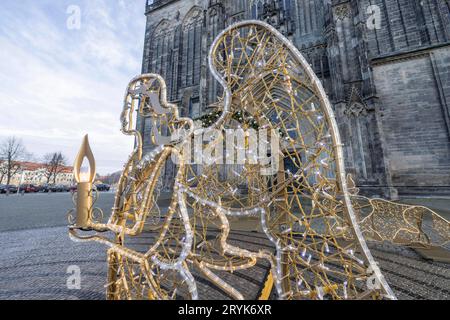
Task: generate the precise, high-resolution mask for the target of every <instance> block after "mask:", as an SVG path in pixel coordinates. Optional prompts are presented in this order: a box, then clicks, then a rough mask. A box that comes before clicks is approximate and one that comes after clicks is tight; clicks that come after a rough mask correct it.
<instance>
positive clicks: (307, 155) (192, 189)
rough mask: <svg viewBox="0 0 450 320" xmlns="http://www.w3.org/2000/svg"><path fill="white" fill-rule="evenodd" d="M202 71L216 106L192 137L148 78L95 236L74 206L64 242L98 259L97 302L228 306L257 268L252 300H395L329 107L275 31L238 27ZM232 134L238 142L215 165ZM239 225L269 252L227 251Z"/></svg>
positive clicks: (238, 245)
mask: <svg viewBox="0 0 450 320" xmlns="http://www.w3.org/2000/svg"><path fill="white" fill-rule="evenodd" d="M209 62H210V69H211V72H212V74H213V75H214V77H215V79H216V80H217V81H218V82H219V83H220V84H221V85H222V86H223V89H224V95H223V97H221V98H220V99H219V102H218V103H217V104H215V105H214V106H213V107H214V108H215V109H214V110H212V111H211V113H210V114H209V115H208V116H207V117H206V118H204V119H203V123H202V124H199V123H198V122H197V123H194V121H193V120H191V119H188V118H180V117H179V115H178V111H177V108H176V106H174V105H172V104H170V103H168V102H167V100H166V86H165V83H164V80H163V79H162V78H161V77H159V76H158V75H153V74H148V75H142V76H140V77H137V78H136V79H134V80H133V81H132V82H131V83H130V85H129V87H128V89H127V92H126V97H125V105H124V111H123V114H122V127H123V132H124V133H125V134H127V135H132V136H134V137H135V139H136V148H135V150H134V152H133V153H132V155H131V158H130V160H129V161H128V163H127V164H126V166H125V168H124V172H123V174H122V177H121V180H120V183H119V187H118V190H117V195H116V200H115V205H114V208H113V212H112V216H111V218H110V219H109V221H108V222H107V223H101V222H94V220H95V219H94V218H93V213H94V210H93V209H92V205H90V202H89V201H87V202H86V203H88V206H87V208H86V207H85V208H82V203H83V201H81V200H80V199H81V198H80V197H82V196H83V195H82V194H81V193H80V194H79V195H78V199H79V201H78V204H79V207H78V208H77V222H76V223H75V222H74V223H73V224H72V225H71V226H70V234H71V236H72V238H73V239H74V240H79V241H80V240H81V241H98V242H101V243H104V244H106V245H108V246H109V251H108V265H109V268H108V270H109V275H108V283H107V288H108V292H107V298H108V299H197V298H200V299H204V298H205V297H204V296H202V294H201V292H199V290H198V286H197V282H198V281H199V279H200V278H203V279H204V278H206V279H207V280H208V281H209V282H210V283H212V284H213V285H214V286H217V287H219V288H220V289H221V290H222V291H223V292H225V293H226V294H227V295H228V297H230V298H233V299H248V298H249V297H251V295H250V294H249V293H248V292H246V291H245V289H242V288H240V289H239V288H237V287H236V284H235V283H233V282H232V281H229V279H230V277H229V275H231V274H233V272H236V271H239V270H248V269H251V268H253V267H254V266H255V265H256V264H258V263H266V264H267V265H268V268H269V270H270V273H269V275H268V276H267V279H266V281H265V284H266V287H265V290H264V291H265V294H262V295H261V297H260V298H268V297H269V296H268V294H267V292H269V293H270V291H271V288H272V287H273V288H274V293H275V295H276V298H278V299H395V295H394V293H393V292H392V290H391V289H390V287H389V285H388V283H387V282H386V281H385V279H384V277H383V275H382V273H381V271H380V269H379V267H378V266H377V264H376V263H375V261H374V259H373V257H372V255H371V253H370V251H369V249H368V247H367V244H366V242H365V240H364V238H363V234H362V232H361V230H360V228H359V225H358V220H357V216H356V215H355V212H354V209H353V205H352V201H351V198H350V196H351V194H350V193H349V191H348V188H347V182H346V176H345V171H344V164H343V152H342V145H341V140H340V136H339V132H338V129H337V124H336V121H335V118H334V115H333V111H332V108H331V105H330V102H329V101H328V99H327V97H326V94H325V92H324V89H323V87H322V85H321V83H320V81H319V80H318V79H317V77H316V76H315V74H314V73H313V71H312V69H311V67H310V66H309V64H308V63H307V62H306V61H305V59H304V58H303V56H302V55H301V54H300V53H299V51H298V50H297V49H296V48H295V47H294V46H293V45H292V44H291V43H290V42H289V41H288V40H287V39H286V38H284V37H283V36H282V35H281V34H280V33H279V32H278V31H277V30H276V29H274V28H272V27H271V26H269V25H267V24H265V23H263V22H259V21H247V22H242V23H238V24H235V25H233V26H231V27H229V28H227V29H226V30H224V31H223V32H222V33H221V34H220V35H219V36H218V37H217V39H216V40H215V42H214V43H213V45H212V47H211V51H210V54H209ZM137 113H138V114H139V116H140V117H141V118H142V119H150V121H151V128H152V130H151V137H149V138H150V139H151V141H152V142H153V143H154V144H155V149H154V150H153V151H152V152H151V153H149V154H145V155H144V154H143V151H142V150H143V149H142V144H143V143H142V139H143V137H142V136H141V133H140V132H138V131H136V130H135V123H134V117H136V114H137ZM230 132H234V133H235V135H234V136H233V138H232V139H237V140H238V139H239V137H241V138H242V139H243V140H242V143H237V144H236V143H235V140H233V141H232V143H231V144H228V143H227V144H228V145H229V146H230V145H231V146H232V148H231V150H230V149H229V148H227V150H226V151H224V150H223V148H222V147H223V144H224V142H225V141H224V138H223V137H226V136H227V134H229V133H230ZM255 132H257V133H258V134H256V135H255V134H252V133H255ZM241 133H242V134H241ZM262 133H264V134H262ZM205 136H206V137H208V138H207V139H205ZM199 137H201V139H200V141H201V142H200V144H201V145H202V147H203V149H205V150H207V152H205V153H206V154H208V156H205V155H203V156H202V157H201V158H200V160H199V159H197V160H199V161H200V162H199V161H192V157H194V158H195V157H198V154H196V153H195V152H194V155H192V152H191V151H192V147H193V146H194V145H195V144H196V141H197V143H198V141H199ZM255 137H257V138H258V139H259V141H258V142H256V144H257V145H258V146H259V148H254V146H255V141H254V140H255V139H254V138H255ZM267 144H270V145H271V148H270V149H269V148H267V149H266V148H262V147H261V146H262V145H267ZM86 149H88V148H87V147H86V146H85V147H84V148H83V149H82V152H80V155H79V157H78V159H77V162H76V165H75V167H76V170H78V169H79V168H80V166H81V162H82V159H83V158H84V157H88V158H89V154H90V153H89V152H86ZM261 150H264V152H261ZM240 152H241V153H242V152H244V154H245V157H244V158H243V159H241V160H243V161H242V162H239V163H235V160H236V159H235V158H238V154H239V153H240ZM222 156H224V158H225V159H226V160H225V161H218V160H217V159H219V158H221V157H222ZM230 159H231V160H230ZM267 159H270V161H269V162H267V161H265V160H267ZM263 160H264V161H263ZM169 162H173V166H174V167H175V168H176V171H175V172H176V175H175V178H174V180H173V181H172V186H171V189H172V190H173V194H172V195H171V198H170V199H169V203H168V207H167V208H166V206H164V205H163V204H162V202H164V201H163V200H164V199H161V198H160V197H159V194H158V192H157V188H156V185H157V184H158V181H159V180H160V179H162V178H161V177H162V175H163V171H164V168H165V167H166V166H167V163H169ZM85 189H86V188H84V190H85ZM90 196H91V192H90V191H88V192H87V197H90ZM80 206H81V207H80ZM83 209H84V211H83ZM86 210H87V214H85V215H84V216H83V212H86ZM80 217H81V218H80ZM83 217H84V218H83ZM243 221H251V224H252V226H253V227H254V228H253V230H252V231H255V232H254V233H253V234H254V235H255V238H261V239H262V238H265V239H267V242H268V243H269V244H270V245H269V246H266V247H265V248H255V247H252V246H250V245H248V244H247V243H246V242H244V241H241V242H239V241H231V239H230V233H231V232H233V231H234V230H235V229H238V228H240V227H239V224H240V223H242V222H243ZM82 232H84V233H86V234H84V235H83V234H81V233H82ZM108 232H112V233H113V234H114V237H108V235H107V233H108ZM103 233H104V234H105V235H102V234H103ZM349 235H351V236H349Z"/></svg>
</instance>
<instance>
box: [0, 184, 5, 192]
mask: <svg viewBox="0 0 450 320" xmlns="http://www.w3.org/2000/svg"><path fill="white" fill-rule="evenodd" d="M2 193H6V185H4V184H0V194H2Z"/></svg>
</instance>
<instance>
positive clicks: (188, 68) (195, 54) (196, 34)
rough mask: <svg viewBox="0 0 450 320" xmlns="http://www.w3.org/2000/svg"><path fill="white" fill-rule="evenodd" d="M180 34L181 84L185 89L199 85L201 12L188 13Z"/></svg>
mask: <svg viewBox="0 0 450 320" xmlns="http://www.w3.org/2000/svg"><path fill="white" fill-rule="evenodd" d="M182 32H183V42H182V43H183V50H182V64H181V69H182V72H181V76H182V84H183V85H184V86H186V87H187V86H193V85H198V84H199V83H200V67H201V53H202V51H201V48H202V33H203V12H202V10H201V9H197V8H196V9H193V10H191V12H190V13H188V15H187V16H186V18H185V20H184V22H183V27H182Z"/></svg>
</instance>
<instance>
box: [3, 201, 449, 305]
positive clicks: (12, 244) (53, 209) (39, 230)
mask: <svg viewBox="0 0 450 320" xmlns="http://www.w3.org/2000/svg"><path fill="white" fill-rule="evenodd" d="M27 197H28V198H27ZM112 198H113V195H112V194H104V195H102V197H101V198H100V199H102V200H100V202H99V205H100V206H101V207H102V208H103V209H105V210H108V207H111V201H112ZM2 201H3V202H2ZM17 201H20V204H19V205H17ZM14 202H16V205H15V207H16V211H13V210H12V208H9V207H8V206H10V204H11V203H14ZM43 207H44V208H45V210H44V212H43V211H42V208H43ZM70 207H71V202H70V196H69V195H50V196H49V195H27V196H25V198H22V199H21V198H16V199H8V200H5V198H0V230H2V231H0V299H93V300H95V299H100V300H101V299H105V289H104V284H105V282H106V250H105V248H104V247H103V246H101V245H97V244H94V243H89V244H79V243H73V242H72V241H70V239H69V237H68V235H67V229H66V227H64V225H65V224H66V222H65V221H66V220H65V210H66V208H70ZM37 208H39V210H38V209H37ZM13 212H15V214H14V213H13ZM24 215H25V216H24ZM52 217H53V218H52ZM29 221H31V222H29ZM52 225H54V226H52ZM33 226H36V227H35V228H32V227H33ZM21 229H27V230H21ZM7 230H15V231H7ZM230 240H231V241H230V242H231V243H233V242H234V243H239V242H243V241H244V242H246V243H247V245H249V246H252V247H261V246H266V245H267V240H265V239H263V238H260V237H259V235H257V234H251V233H245V232H236V233H234V234H232V235H230ZM370 247H371V249H372V253H373V255H374V256H375V259H376V260H377V261H378V262H379V264H380V267H381V268H382V270H383V272H384V274H385V276H386V278H387V280H388V282H389V283H390V285H391V286H392V288H393V290H394V291H395V293H396V294H397V295H398V297H399V298H400V299H450V266H449V265H446V264H439V263H433V262H429V261H425V260H423V259H422V258H421V257H420V256H418V255H417V254H416V253H415V252H414V251H413V250H411V249H407V248H401V247H397V246H392V245H389V244H374V243H371V244H370ZM72 265H77V266H79V267H80V269H81V290H68V289H67V285H66V282H67V279H68V276H69V274H67V268H68V267H70V266H72ZM266 271H267V266H266V265H264V264H263V263H261V264H258V265H257V266H256V267H255V268H253V269H252V270H249V271H245V272H237V273H235V274H233V275H229V276H228V277H229V280H230V281H231V282H232V283H233V285H234V286H235V287H236V288H237V289H241V290H243V289H245V291H246V292H252V294H249V295H248V298H255V297H256V294H257V292H258V291H259V289H260V287H261V285H262V279H263V278H264V275H265V274H266ZM199 293H200V297H202V298H208V299H225V298H227V297H226V296H225V295H224V294H223V293H222V292H220V291H218V290H216V289H214V288H213V287H212V286H211V285H210V284H209V283H208V281H204V280H203V281H200V284H199ZM253 293H254V294H253ZM252 295H255V297H253V296H252Z"/></svg>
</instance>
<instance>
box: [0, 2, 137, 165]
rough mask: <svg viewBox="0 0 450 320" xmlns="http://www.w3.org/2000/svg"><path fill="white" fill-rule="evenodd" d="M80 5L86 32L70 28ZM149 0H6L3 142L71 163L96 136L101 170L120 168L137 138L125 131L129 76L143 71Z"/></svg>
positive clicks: (0, 9) (0, 74) (2, 12)
mask: <svg viewBox="0 0 450 320" xmlns="http://www.w3.org/2000/svg"><path fill="white" fill-rule="evenodd" d="M72 4H74V5H79V6H80V8H81V12H82V15H81V18H82V24H81V29H80V30H68V29H67V28H66V27H65V26H66V23H65V19H66V18H67V14H66V8H67V6H69V5H72ZM144 4H145V0H139V1H136V0H135V1H127V2H124V1H103V0H83V1H65V0H63V1H58V2H55V1H50V0H23V1H15V0H2V1H1V2H0V48H1V50H0V70H1V71H0V139H3V138H5V137H7V136H11V135H15V136H18V137H20V138H22V139H23V141H24V143H25V145H26V147H27V149H28V150H29V151H30V152H32V153H34V154H35V155H36V156H42V155H43V154H45V153H47V152H53V151H59V150H61V151H63V152H65V153H66V155H67V156H68V157H69V158H70V159H71V160H72V159H73V158H74V156H75V155H76V153H77V151H78V148H79V144H80V143H81V139H82V137H83V135H84V134H85V133H89V134H90V137H91V144H92V147H93V150H94V152H95V156H96V159H97V165H98V168H99V172H100V173H107V172H112V171H115V170H120V169H121V168H122V165H123V163H124V161H125V160H126V159H127V157H128V155H129V153H130V152H131V150H132V145H133V141H131V140H130V137H126V136H123V135H122V134H121V133H120V131H119V128H120V123H119V119H118V118H119V115H120V110H121V108H122V99H123V92H124V90H125V86H126V85H127V83H128V81H129V80H130V79H131V78H132V77H133V76H135V75H136V74H138V73H139V72H140V69H141V59H142V50H143V49H142V47H143V40H144V39H143V38H144V32H145V16H144Z"/></svg>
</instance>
